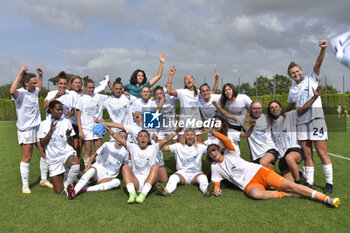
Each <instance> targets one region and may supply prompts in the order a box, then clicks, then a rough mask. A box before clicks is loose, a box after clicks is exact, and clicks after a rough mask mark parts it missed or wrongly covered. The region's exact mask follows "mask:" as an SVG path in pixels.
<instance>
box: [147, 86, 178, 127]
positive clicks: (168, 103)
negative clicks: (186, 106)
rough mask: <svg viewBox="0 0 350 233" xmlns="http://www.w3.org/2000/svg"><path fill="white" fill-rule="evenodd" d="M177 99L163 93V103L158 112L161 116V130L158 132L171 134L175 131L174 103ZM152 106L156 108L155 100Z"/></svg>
mask: <svg viewBox="0 0 350 233" xmlns="http://www.w3.org/2000/svg"><path fill="white" fill-rule="evenodd" d="M177 100H178V98H177V97H175V96H171V95H169V94H167V93H165V101H164V104H163V107H162V110H161V111H160V112H161V113H162V115H161V117H162V118H161V119H162V120H161V121H162V124H161V128H160V129H159V130H160V131H166V132H173V131H175V129H176V127H175V123H176V102H177ZM153 102H154V105H156V106H158V104H159V101H158V100H157V99H156V100H154V101H153Z"/></svg>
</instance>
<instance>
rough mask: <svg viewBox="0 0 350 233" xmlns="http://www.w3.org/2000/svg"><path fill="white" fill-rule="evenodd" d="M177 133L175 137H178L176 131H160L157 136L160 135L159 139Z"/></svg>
mask: <svg viewBox="0 0 350 233" xmlns="http://www.w3.org/2000/svg"><path fill="white" fill-rule="evenodd" d="M171 133H172V134H175V137H174V138H173V139H177V134H176V133H175V132H166V131H159V132H157V133H156V134H157V137H158V140H162V139H164V138H165V137H166V136H168V135H170V134H171Z"/></svg>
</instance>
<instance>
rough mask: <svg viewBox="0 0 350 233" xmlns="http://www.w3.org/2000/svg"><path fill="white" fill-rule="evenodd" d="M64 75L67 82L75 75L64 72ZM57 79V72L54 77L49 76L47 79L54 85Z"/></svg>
mask: <svg viewBox="0 0 350 233" xmlns="http://www.w3.org/2000/svg"><path fill="white" fill-rule="evenodd" d="M66 76H67V78H68V82H69V80H70V79H71V78H72V77H73V76H75V74H68V73H66ZM57 79H58V74H57V75H56V76H55V77H52V78H50V79H49V81H50V82H52V83H53V85H55V84H56V82H57Z"/></svg>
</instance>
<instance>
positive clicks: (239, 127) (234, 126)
mask: <svg viewBox="0 0 350 233" xmlns="http://www.w3.org/2000/svg"><path fill="white" fill-rule="evenodd" d="M228 127H229V128H230V129H235V130H237V131H238V132H241V130H242V126H240V125H228Z"/></svg>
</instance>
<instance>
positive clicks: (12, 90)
mask: <svg viewBox="0 0 350 233" xmlns="http://www.w3.org/2000/svg"><path fill="white" fill-rule="evenodd" d="M27 70H28V66H22V67H21V68H20V69H19V71H18V74H17V76H16V78H15V80H14V81H13V83H12V84H11V87H10V95H11V96H13V97H14V98H15V99H16V98H17V96H18V92H17V87H18V82H19V80H20V79H21V78H22V76H23V73H24V72H26V71H27Z"/></svg>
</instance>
